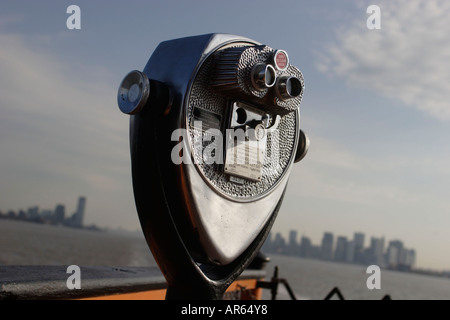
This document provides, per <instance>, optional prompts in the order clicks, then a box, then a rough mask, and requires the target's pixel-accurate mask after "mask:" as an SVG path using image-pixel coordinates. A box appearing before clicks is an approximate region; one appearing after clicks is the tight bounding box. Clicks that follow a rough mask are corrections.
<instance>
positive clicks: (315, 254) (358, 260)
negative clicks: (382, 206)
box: [261, 230, 442, 271]
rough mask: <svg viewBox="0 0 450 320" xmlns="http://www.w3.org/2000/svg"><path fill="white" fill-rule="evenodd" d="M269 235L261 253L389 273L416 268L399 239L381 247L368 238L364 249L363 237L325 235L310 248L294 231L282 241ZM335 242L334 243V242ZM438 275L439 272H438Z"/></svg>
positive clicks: (382, 240) (377, 240)
mask: <svg viewBox="0 0 450 320" xmlns="http://www.w3.org/2000/svg"><path fill="white" fill-rule="evenodd" d="M273 234H274V232H273V231H272V232H270V234H269V236H268V238H267V240H266V242H265V243H264V245H263V247H262V249H261V250H262V251H263V252H265V253H277V254H284V255H289V256H297V257H303V258H313V259H320V260H325V261H335V262H345V263H353V264H361V265H366V266H368V265H373V264H374V265H378V266H379V267H382V268H389V269H393V270H401V271H412V270H414V269H415V264H416V257H417V254H416V251H415V249H411V248H408V247H407V246H405V245H404V243H403V241H401V240H399V239H393V240H389V242H388V243H387V246H385V243H386V241H385V238H384V237H381V238H376V237H373V236H371V237H370V243H369V245H368V246H366V245H365V242H366V241H365V238H366V235H365V234H364V233H363V232H354V234H353V238H351V239H348V238H347V237H346V236H342V235H337V237H336V238H335V235H334V233H333V232H330V231H325V232H324V233H323V236H322V240H321V242H320V244H314V243H313V242H312V241H311V239H310V238H309V237H307V236H305V235H302V236H299V235H298V231H297V230H290V231H289V236H288V240H287V241H286V240H285V238H284V237H283V235H282V234H281V233H280V232H276V233H275V236H274V235H273ZM335 239H336V241H335ZM441 271H442V270H441Z"/></svg>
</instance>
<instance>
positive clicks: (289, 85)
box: [276, 77, 302, 100]
mask: <svg viewBox="0 0 450 320" xmlns="http://www.w3.org/2000/svg"><path fill="white" fill-rule="evenodd" d="M276 92H277V96H278V98H280V99H281V100H286V99H290V98H295V97H298V96H299V95H300V94H301V93H302V83H301V82H300V80H299V79H298V78H296V77H281V78H279V79H278V81H277V85H276Z"/></svg>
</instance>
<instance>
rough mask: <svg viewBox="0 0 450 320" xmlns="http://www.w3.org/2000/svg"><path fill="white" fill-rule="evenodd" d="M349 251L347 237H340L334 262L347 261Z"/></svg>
mask: <svg viewBox="0 0 450 320" xmlns="http://www.w3.org/2000/svg"><path fill="white" fill-rule="evenodd" d="M346 250H347V237H344V236H338V237H337V241H336V251H335V252H334V260H336V261H345V258H346V255H345V254H346Z"/></svg>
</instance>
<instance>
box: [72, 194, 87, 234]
mask: <svg viewBox="0 0 450 320" xmlns="http://www.w3.org/2000/svg"><path fill="white" fill-rule="evenodd" d="M85 207H86V198H85V197H79V198H78V206H77V211H76V212H75V213H74V214H73V221H72V227H76V228H81V227H82V226H83V218H84V209H85Z"/></svg>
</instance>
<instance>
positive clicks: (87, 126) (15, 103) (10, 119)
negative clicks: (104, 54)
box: [0, 33, 132, 214]
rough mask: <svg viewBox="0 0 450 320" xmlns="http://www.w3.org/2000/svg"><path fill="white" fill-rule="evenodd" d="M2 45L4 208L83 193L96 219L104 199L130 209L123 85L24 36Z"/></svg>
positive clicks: (2, 37) (9, 37)
mask: <svg viewBox="0 0 450 320" xmlns="http://www.w3.org/2000/svg"><path fill="white" fill-rule="evenodd" d="M0 42H1V43H2V46H0V74H1V77H0V112H1V117H0V150H1V153H0V163H1V167H0V168H1V170H0V180H2V181H4V182H5V183H3V184H2V185H1V186H0V195H1V196H0V201H1V202H2V206H6V207H11V208H14V207H18V206H24V204H25V205H30V206H31V205H33V204H39V203H42V202H43V201H46V200H47V203H56V201H60V200H58V199H64V198H67V197H77V196H78V195H79V194H83V195H87V196H88V197H89V196H91V198H90V199H89V203H90V206H91V208H94V207H96V208H97V209H98V210H97V212H96V214H98V213H99V212H101V210H102V209H101V207H102V205H101V203H100V201H101V196H103V197H105V198H108V199H110V200H108V201H111V202H113V203H114V204H111V206H112V207H114V206H115V208H120V207H122V209H118V210H122V211H131V210H130V209H132V207H131V206H130V203H131V200H130V201H127V199H126V198H125V200H124V199H123V198H121V197H122V195H123V194H125V193H126V196H130V194H129V192H130V189H131V186H130V181H129V180H130V178H129V175H130V172H129V142H128V120H127V117H125V116H124V115H123V114H122V113H121V112H120V111H119V109H118V107H117V102H116V92H117V91H116V90H117V87H116V85H118V83H117V84H116V83H112V82H113V81H114V80H116V81H120V80H121V79H116V76H114V75H112V74H110V73H109V72H108V71H107V70H105V69H103V68H101V67H99V66H95V65H92V64H91V63H89V62H87V63H86V64H85V65H77V64H75V63H74V62H72V61H71V60H70V59H69V58H68V59H65V57H63V56H57V55H53V54H52V53H51V52H46V51H45V46H36V45H33V44H31V43H30V42H29V41H27V38H26V37H25V36H20V35H15V34H5V33H0ZM114 82H115V81H114ZM6 181H8V183H6ZM34 201H35V202H34ZM38 201H39V202H38ZM96 202H98V203H96ZM121 202H122V203H123V204H121ZM44 205H49V204H46V203H44ZM127 206H128V207H127ZM0 209H1V208H0Z"/></svg>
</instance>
